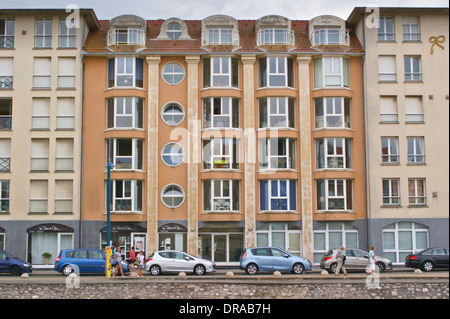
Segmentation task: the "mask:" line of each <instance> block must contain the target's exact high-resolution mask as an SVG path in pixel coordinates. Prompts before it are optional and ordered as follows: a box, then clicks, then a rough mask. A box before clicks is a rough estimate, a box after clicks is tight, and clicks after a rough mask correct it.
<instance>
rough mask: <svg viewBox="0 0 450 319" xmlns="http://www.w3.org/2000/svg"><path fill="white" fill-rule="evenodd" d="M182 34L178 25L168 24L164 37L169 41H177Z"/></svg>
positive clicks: (181, 29) (174, 23)
mask: <svg viewBox="0 0 450 319" xmlns="http://www.w3.org/2000/svg"><path fill="white" fill-rule="evenodd" d="M176 27H178V28H176ZM182 33H183V28H182V27H181V25H180V24H178V23H176V22H172V23H170V24H169V25H168V26H167V28H166V35H167V37H168V38H169V39H171V40H176V39H178V38H179V37H180V36H181V34H182Z"/></svg>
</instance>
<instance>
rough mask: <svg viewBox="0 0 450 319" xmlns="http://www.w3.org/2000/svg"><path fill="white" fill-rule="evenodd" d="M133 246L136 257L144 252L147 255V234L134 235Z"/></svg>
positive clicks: (132, 236) (132, 238)
mask: <svg viewBox="0 0 450 319" xmlns="http://www.w3.org/2000/svg"><path fill="white" fill-rule="evenodd" d="M131 246H132V247H134V251H135V253H136V256H137V255H138V254H139V252H140V251H141V250H142V252H143V253H144V255H145V234H143V233H132V234H131Z"/></svg>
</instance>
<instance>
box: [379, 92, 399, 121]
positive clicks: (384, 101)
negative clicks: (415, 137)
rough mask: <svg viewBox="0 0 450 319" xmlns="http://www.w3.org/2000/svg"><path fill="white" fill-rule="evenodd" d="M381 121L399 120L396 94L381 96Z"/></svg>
mask: <svg viewBox="0 0 450 319" xmlns="http://www.w3.org/2000/svg"><path fill="white" fill-rule="evenodd" d="M380 122H381V123H397V122H398V111H397V97H396V96H380Z"/></svg>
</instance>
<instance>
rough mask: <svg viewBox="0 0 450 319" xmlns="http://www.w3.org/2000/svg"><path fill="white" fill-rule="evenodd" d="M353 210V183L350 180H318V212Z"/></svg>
mask: <svg viewBox="0 0 450 319" xmlns="http://www.w3.org/2000/svg"><path fill="white" fill-rule="evenodd" d="M352 209H353V183H352V180H348V179H319V180H317V210H323V211H328V210H336V211H346V210H352Z"/></svg>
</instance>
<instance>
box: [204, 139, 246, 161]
mask: <svg viewBox="0 0 450 319" xmlns="http://www.w3.org/2000/svg"><path fill="white" fill-rule="evenodd" d="M203 168H204V169H239V140H238V139H236V138H211V139H206V140H203Z"/></svg>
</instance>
